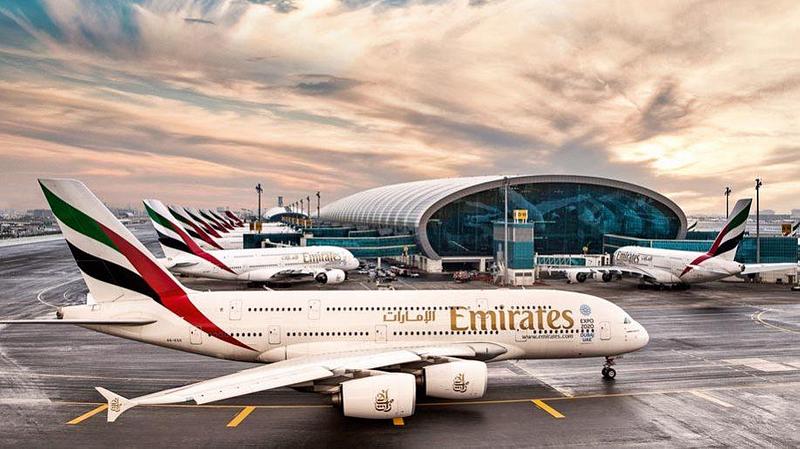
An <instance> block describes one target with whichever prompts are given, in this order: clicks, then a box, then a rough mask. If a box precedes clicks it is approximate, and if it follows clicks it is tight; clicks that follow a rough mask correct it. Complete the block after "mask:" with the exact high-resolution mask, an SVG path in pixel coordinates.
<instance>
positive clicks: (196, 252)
mask: <svg viewBox="0 0 800 449" xmlns="http://www.w3.org/2000/svg"><path fill="white" fill-rule="evenodd" d="M144 206H145V209H147V214H148V215H150V220H151V221H152V222H153V226H154V227H155V228H156V232H157V233H158V242H159V243H161V247H162V248H164V253H165V255H167V257H174V255H180V254H191V255H193V256H197V257H199V258H201V259H203V260H205V261H207V262H209V263H211V264H213V265H216V266H217V267H219V268H220V269H222V270H224V271H227V272H229V273H231V274H236V273H235V272H234V271H233V270H232V269H231V268H230V267H228V266H227V265H225V264H224V263H222V262H221V261H220V260H219V259H217V258H216V257H214V256H213V255H211V254H209V253H207V252H206V251H204V250H203V248H200V246H199V245H198V244H197V242H195V241H194V239H192V236H190V235H189V234H188V233H187V232H186V230H185V229H184V228H183V227H182V226H181V225H180V224H179V223H177V222H176V220H174V219H173V217H172V215H171V214H170V212H169V209H167V206H165V205H164V204H163V203H162V202H161V201H158V200H144ZM168 251H169V253H168ZM212 252H213V251H212ZM170 253H171V254H173V255H170Z"/></svg>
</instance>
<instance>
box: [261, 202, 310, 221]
mask: <svg viewBox="0 0 800 449" xmlns="http://www.w3.org/2000/svg"><path fill="white" fill-rule="evenodd" d="M284 215H289V216H292V217H304V218H307V217H308V215H306V214H305V213H304V212H300V211H296V210H293V209H292V208H291V207H284V206H276V207H272V208H270V209H269V210H267V211H266V212H264V215H263V217H264V218H265V219H267V220H269V221H277V220H280V219H281V217H283V216H284Z"/></svg>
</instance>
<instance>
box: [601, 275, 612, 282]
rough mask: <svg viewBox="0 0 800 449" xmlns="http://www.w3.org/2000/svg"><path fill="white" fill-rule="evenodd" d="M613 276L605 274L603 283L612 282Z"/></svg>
mask: <svg viewBox="0 0 800 449" xmlns="http://www.w3.org/2000/svg"><path fill="white" fill-rule="evenodd" d="M611 278H613V275H612V274H611V273H603V282H610V281H611Z"/></svg>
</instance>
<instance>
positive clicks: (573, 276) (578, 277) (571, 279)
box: [567, 271, 589, 284]
mask: <svg viewBox="0 0 800 449" xmlns="http://www.w3.org/2000/svg"><path fill="white" fill-rule="evenodd" d="M588 278H589V273H586V272H584V271H567V282H568V283H570V284H574V283H576V282H586V279H588Z"/></svg>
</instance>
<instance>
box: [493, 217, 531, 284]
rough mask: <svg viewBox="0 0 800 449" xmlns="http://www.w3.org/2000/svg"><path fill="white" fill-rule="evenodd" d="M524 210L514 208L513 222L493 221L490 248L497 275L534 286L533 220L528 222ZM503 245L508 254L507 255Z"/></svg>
mask: <svg viewBox="0 0 800 449" xmlns="http://www.w3.org/2000/svg"><path fill="white" fill-rule="evenodd" d="M527 220H528V211H527V210H526V209H517V210H514V221H508V222H506V221H495V222H493V227H492V237H493V238H492V249H493V252H494V257H495V262H496V265H497V267H498V268H499V269H500V273H499V274H500V275H501V276H505V275H506V269H505V268H506V267H505V264H506V260H507V261H508V262H507V263H508V279H507V283H508V284H510V285H533V284H534V282H536V275H535V270H536V251H535V244H534V238H535V236H536V229H535V228H534V226H535V223H529V222H528V221H527ZM506 248H508V253H507V254H508V257H507V258H506Z"/></svg>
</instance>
